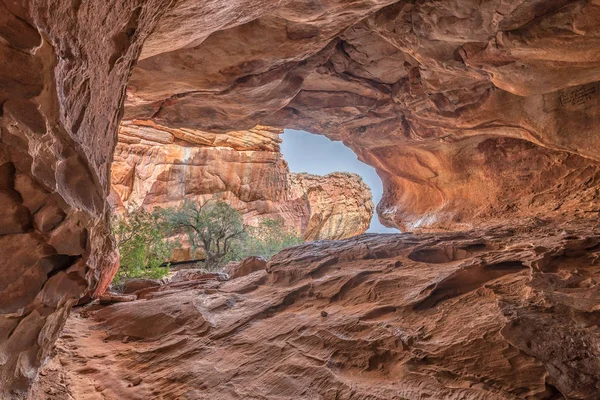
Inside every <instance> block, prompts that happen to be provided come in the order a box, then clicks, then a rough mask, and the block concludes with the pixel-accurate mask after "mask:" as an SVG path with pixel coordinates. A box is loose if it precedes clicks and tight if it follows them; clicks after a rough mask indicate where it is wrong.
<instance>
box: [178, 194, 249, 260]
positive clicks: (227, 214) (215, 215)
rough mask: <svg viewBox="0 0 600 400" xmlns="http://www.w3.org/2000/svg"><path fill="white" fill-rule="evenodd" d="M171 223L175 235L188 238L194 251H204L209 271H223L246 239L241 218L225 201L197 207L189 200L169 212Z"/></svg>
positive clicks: (213, 201)
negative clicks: (219, 269) (220, 269)
mask: <svg viewBox="0 0 600 400" xmlns="http://www.w3.org/2000/svg"><path fill="white" fill-rule="evenodd" d="M168 219H169V221H170V223H171V226H172V227H173V229H174V230H175V232H181V233H185V234H186V235H187V237H188V239H189V242H190V245H191V247H192V249H194V250H195V249H197V248H202V249H203V250H204V253H205V257H206V258H205V261H204V267H205V268H206V269H208V270H216V269H218V268H219V267H221V266H222V264H223V263H224V262H225V261H227V260H228V258H230V257H231V255H232V254H234V252H235V248H236V247H238V246H239V245H240V243H241V242H242V241H243V240H244V238H245V236H246V228H245V226H244V222H243V219H242V214H241V213H240V212H239V211H237V210H236V209H234V208H233V207H231V206H230V205H229V204H227V203H225V202H223V201H218V200H209V201H207V202H206V203H204V204H198V203H194V202H191V201H187V200H186V201H185V202H184V203H183V204H182V205H181V206H180V207H178V208H176V209H174V210H170V211H169V212H168Z"/></svg>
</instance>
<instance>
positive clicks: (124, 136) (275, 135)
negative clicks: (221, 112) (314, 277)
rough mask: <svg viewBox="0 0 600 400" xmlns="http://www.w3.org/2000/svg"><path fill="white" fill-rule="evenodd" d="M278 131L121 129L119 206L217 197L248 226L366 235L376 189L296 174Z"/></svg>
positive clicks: (322, 235) (116, 167)
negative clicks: (280, 223) (274, 222)
mask: <svg viewBox="0 0 600 400" xmlns="http://www.w3.org/2000/svg"><path fill="white" fill-rule="evenodd" d="M279 134H281V130H280V129H273V128H267V127H260V126H259V127H256V128H253V129H250V130H248V131H232V132H227V133H226V134H214V133H207V132H202V131H199V130H193V129H185V128H183V129H171V128H167V127H163V126H159V125H156V124H154V123H152V122H148V121H136V124H123V125H122V126H121V129H120V133H119V142H118V144H117V148H116V151H115V159H114V161H113V165H112V187H113V189H114V191H115V192H116V195H117V196H115V197H116V199H115V200H116V201H115V203H116V204H117V205H118V206H127V205H128V204H136V205H138V206H143V207H146V208H153V207H174V206H178V205H180V204H181V203H182V202H183V200H184V199H190V200H193V201H198V202H200V203H203V202H205V201H207V200H208V199H210V198H212V197H214V196H217V198H220V199H223V200H225V201H226V202H227V203H229V204H231V205H232V206H233V207H235V208H236V209H238V210H239V211H240V212H242V213H243V215H244V219H245V221H246V223H248V224H250V225H255V226H256V225H257V224H258V223H259V222H260V221H261V220H263V219H265V218H282V219H283V220H284V221H285V225H286V226H288V227H291V228H292V229H293V230H294V231H296V232H297V233H298V234H300V235H303V236H304V237H305V238H306V239H307V240H315V239H344V238H348V237H351V236H355V235H358V234H361V233H364V232H365V231H366V230H367V229H368V228H369V224H370V221H371V217H372V216H373V209H374V206H373V202H372V200H371V191H370V189H369V187H368V186H367V185H366V184H365V183H364V182H363V181H362V179H361V178H360V177H359V176H358V175H355V174H348V173H334V174H329V175H327V176H324V177H323V176H316V175H306V174H293V173H290V172H289V169H288V167H287V163H286V162H285V161H284V160H283V158H282V155H281V153H280V150H279V144H280V143H281V139H280V138H279Z"/></svg>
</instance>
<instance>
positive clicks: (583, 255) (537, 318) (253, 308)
mask: <svg viewBox="0 0 600 400" xmlns="http://www.w3.org/2000/svg"><path fill="white" fill-rule="evenodd" d="M531 226H535V227H533V228H532V227H531ZM267 268H268V272H267V271H264V270H261V271H257V272H254V273H251V274H249V275H247V276H244V277H241V278H238V279H233V280H230V281H226V282H221V281H219V280H218V279H199V280H196V281H189V282H177V283H172V284H169V285H167V286H162V287H159V288H154V289H150V290H154V291H153V292H145V296H144V298H145V299H146V300H138V301H134V302H128V303H120V304H115V305H111V306H108V307H103V308H100V309H96V310H95V311H83V312H81V313H77V314H75V315H73V316H72V317H71V318H70V320H69V322H68V323H67V327H66V329H65V332H64V335H63V337H62V338H61V339H60V341H59V345H58V351H57V354H56V356H55V357H54V359H53V360H52V361H51V362H50V363H49V364H48V366H47V367H46V368H44V370H43V373H42V376H41V379H40V381H39V382H38V383H37V384H36V385H35V387H34V388H33V390H32V392H31V395H30V399H33V400H38V399H39V400H42V399H43V400H62V399H66V398H75V399H79V398H102V399H106V400H117V399H118V400H126V399H149V398H160V399H173V400H175V399H223V400H232V399H281V400H284V399H289V400H296V399H352V400H360V399H369V400H390V399H424V398H428V399H440V400H442V399H443V400H452V399H454V400H458V399H460V400H475V399H477V400H515V399H528V400H537V399H566V398H568V399H596V398H597V396H598V393H600V375H599V374H598V371H599V370H600V334H599V332H598V304H599V303H598V299H599V298H600V285H599V281H598V277H599V274H600V229H599V228H598V226H590V225H589V224H583V225H577V224H572V225H570V226H565V227H556V226H553V225H552V224H549V221H542V220H537V221H534V222H533V224H532V225H526V226H517V227H514V228H506V227H495V228H492V229H489V230H485V231H475V232H463V233H448V234H435V235H431V234H429V235H428V234H421V235H413V234H398V235H371V234H367V235H362V236H358V237H356V238H353V239H349V240H345V241H341V242H332V241H321V242H314V243H310V244H305V245H301V246H298V247H295V248H291V249H289V250H284V251H283V252H282V253H280V254H279V255H277V256H275V257H274V258H273V259H272V260H271V261H270V263H269V264H268V267H267ZM108 365H110V368H107V366H108Z"/></svg>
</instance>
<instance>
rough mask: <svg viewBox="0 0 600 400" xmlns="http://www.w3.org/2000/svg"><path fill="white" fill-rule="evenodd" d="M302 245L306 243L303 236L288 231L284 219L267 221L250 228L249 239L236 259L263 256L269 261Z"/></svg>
mask: <svg viewBox="0 0 600 400" xmlns="http://www.w3.org/2000/svg"><path fill="white" fill-rule="evenodd" d="M301 243H304V239H303V238H302V236H300V235H298V234H296V233H295V232H293V231H291V230H289V229H287V228H286V227H285V224H284V221H283V219H266V220H264V221H262V222H261V223H260V225H259V226H258V227H256V228H253V227H249V228H248V237H247V238H246V240H245V241H244V243H243V244H242V246H241V249H240V252H239V254H238V256H237V257H236V258H237V259H243V258H245V257H249V256H261V257H263V258H264V259H265V260H268V259H270V258H271V257H273V256H274V255H275V254H277V253H279V252H280V251H281V250H283V249H285V248H286V247H291V246H295V245H297V244H301Z"/></svg>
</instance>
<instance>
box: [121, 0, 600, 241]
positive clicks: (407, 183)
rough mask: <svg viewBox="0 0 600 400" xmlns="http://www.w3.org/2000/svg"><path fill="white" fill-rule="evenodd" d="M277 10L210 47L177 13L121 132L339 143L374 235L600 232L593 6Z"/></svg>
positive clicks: (147, 62)
mask: <svg viewBox="0 0 600 400" xmlns="http://www.w3.org/2000/svg"><path fill="white" fill-rule="evenodd" d="M278 5H279V7H277V6H275V5H274V6H273V7H272V9H270V10H269V11H268V12H262V13H261V12H260V11H259V10H258V9H255V10H256V12H257V13H260V16H259V17H258V18H252V21H249V22H246V23H243V24H236V25H235V26H230V27H228V28H227V29H222V30H220V31H218V32H214V33H212V34H211V35H209V36H205V35H204V33H201V32H198V33H196V34H192V33H191V29H192V26H197V25H195V24H196V22H192V21H188V20H187V17H188V16H189V15H190V14H191V13H193V12H194V11H192V9H191V8H189V7H183V6H181V8H176V9H174V10H173V11H172V12H171V13H170V14H169V15H168V16H166V17H165V18H166V19H165V21H169V22H170V24H159V26H158V27H157V30H156V31H155V32H154V33H153V35H152V36H151V37H150V38H149V39H148V41H147V42H146V45H145V47H144V51H143V53H142V59H141V60H140V62H139V63H138V65H137V67H136V69H135V71H134V73H133V75H132V77H131V80H130V82H129V86H128V97H127V101H126V107H125V118H126V119H131V118H142V117H144V118H152V119H153V120H155V121H158V122H160V123H162V124H164V125H169V126H171V125H172V126H178V127H180V126H202V127H203V129H208V130H214V131H218V130H230V129H232V128H236V129H242V128H244V127H250V126H254V125H255V124H256V123H261V124H267V125H270V126H284V127H290V128H291V127H293V128H298V129H304V130H307V131H310V132H313V133H319V134H323V135H326V136H329V137H330V138H333V139H337V140H342V141H343V142H344V143H345V144H346V145H347V146H349V147H350V148H352V149H353V150H354V151H355V152H356V153H357V154H358V155H359V157H360V158H361V159H362V160H363V161H364V162H366V163H368V164H370V165H372V166H373V167H375V168H376V169H377V171H378V174H379V176H381V178H382V180H383V183H384V187H385V190H384V194H383V199H382V201H381V202H380V204H379V206H378V211H379V216H380V219H381V220H382V222H383V223H384V224H386V225H389V226H397V227H400V228H402V229H403V230H416V229H420V230H427V229H435V230H439V229H444V230H454V229H469V228H470V227H473V226H478V225H485V224H489V223H493V222H494V221H496V222H498V221H500V220H518V219H520V218H523V217H526V216H528V215H540V216H543V215H550V214H552V215H556V216H561V215H566V216H569V217H570V216H572V215H574V214H576V215H579V216H585V215H593V216H594V217H597V214H598V212H599V211H600V209H599V208H598V206H597V204H598V200H599V195H598V190H599V186H598V185H599V178H600V175H599V172H600V170H599V169H598V168H599V166H598V165H599V164H598V163H599V161H600V152H599V151H598V149H600V86H599V85H600V83H598V82H599V81H600V54H599V53H598V47H599V46H600V30H599V26H600V3H599V2H598V1H597V0H576V1H570V0H551V1H547V0H543V1H541V0H533V1H523V0H508V1H504V0H503V1H500V0H490V1H485V2H483V3H482V2H480V1H475V0H450V1H447V0H443V1H442V0H424V1H396V0H357V1H341V0H327V1H289V2H285V1H283V2H278ZM175 21H177V23H178V24H179V25H180V26H181V28H180V29H177V30H174V31H171V27H172V26H173V25H172V23H173V22H175ZM184 27H185V28H184ZM188 28H189V29H190V30H189V31H188ZM181 30H186V32H190V35H189V36H187V38H186V39H185V40H183V39H181V38H180V36H179V34H180V33H181ZM169 40H171V41H170V42H169ZM165 46H167V47H168V51H166V50H167V49H165ZM173 76H176V77H177V79H176V80H174V79H171V78H172V77H173ZM189 116H194V117H193V118H190V117H189Z"/></svg>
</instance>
